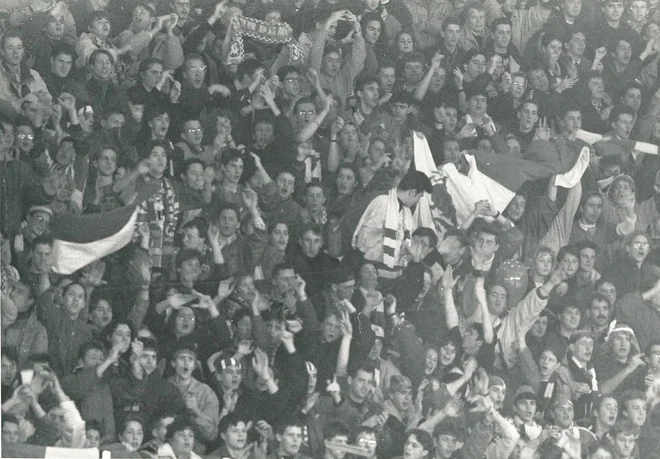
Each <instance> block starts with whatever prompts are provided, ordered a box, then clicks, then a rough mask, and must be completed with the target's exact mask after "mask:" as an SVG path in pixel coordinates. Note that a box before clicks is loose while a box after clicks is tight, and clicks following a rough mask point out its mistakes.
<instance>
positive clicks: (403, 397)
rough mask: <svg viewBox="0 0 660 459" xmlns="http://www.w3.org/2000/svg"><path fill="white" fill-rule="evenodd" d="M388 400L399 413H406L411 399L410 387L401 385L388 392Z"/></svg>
mask: <svg viewBox="0 0 660 459" xmlns="http://www.w3.org/2000/svg"><path fill="white" fill-rule="evenodd" d="M390 400H391V401H392V405H394V408H396V409H397V411H398V412H399V413H406V412H407V411H408V409H409V408H410V405H411V404H412V400H413V395H412V388H410V387H403V388H402V389H401V390H397V391H392V392H390Z"/></svg>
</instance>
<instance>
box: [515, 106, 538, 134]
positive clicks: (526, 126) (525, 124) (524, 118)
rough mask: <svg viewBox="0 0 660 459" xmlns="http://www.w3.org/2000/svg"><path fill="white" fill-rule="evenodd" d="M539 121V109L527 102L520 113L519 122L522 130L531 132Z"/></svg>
mask: <svg viewBox="0 0 660 459" xmlns="http://www.w3.org/2000/svg"><path fill="white" fill-rule="evenodd" d="M538 120H539V107H538V106H537V105H536V104H534V103H531V102H527V103H525V104H524V105H523V106H522V108H521V109H520V110H519V111H518V121H519V122H520V128H521V129H522V130H523V131H524V132H529V131H531V130H532V129H534V126H535V125H536V122H537V121H538Z"/></svg>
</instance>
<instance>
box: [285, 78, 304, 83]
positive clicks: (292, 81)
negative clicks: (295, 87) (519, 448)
mask: <svg viewBox="0 0 660 459" xmlns="http://www.w3.org/2000/svg"><path fill="white" fill-rule="evenodd" d="M284 81H287V82H289V83H299V82H300V78H293V77H289V78H285V79H284Z"/></svg>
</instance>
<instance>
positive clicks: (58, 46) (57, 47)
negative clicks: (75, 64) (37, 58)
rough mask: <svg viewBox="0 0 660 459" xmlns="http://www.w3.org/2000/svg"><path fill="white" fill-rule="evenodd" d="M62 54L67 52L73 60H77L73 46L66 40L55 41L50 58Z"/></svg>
mask: <svg viewBox="0 0 660 459" xmlns="http://www.w3.org/2000/svg"><path fill="white" fill-rule="evenodd" d="M61 54H66V55H67V56H71V59H72V60H76V51H75V50H74V49H73V46H71V45H70V44H68V43H64V42H58V41H53V42H52V51H51V53H50V58H51V59H55V58H56V57H57V56H59V55H61Z"/></svg>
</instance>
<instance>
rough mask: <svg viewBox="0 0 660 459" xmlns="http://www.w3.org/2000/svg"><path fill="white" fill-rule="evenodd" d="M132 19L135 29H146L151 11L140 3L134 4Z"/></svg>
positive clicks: (150, 21) (149, 22) (149, 24)
mask: <svg viewBox="0 0 660 459" xmlns="http://www.w3.org/2000/svg"><path fill="white" fill-rule="evenodd" d="M132 21H133V25H134V26H135V28H136V29H137V30H146V29H147V28H149V27H150V26H151V24H152V22H153V21H152V19H151V12H150V11H149V10H148V9H147V8H145V7H144V6H142V5H139V6H136V7H135V9H133V14H132ZM161 70H162V69H161Z"/></svg>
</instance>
